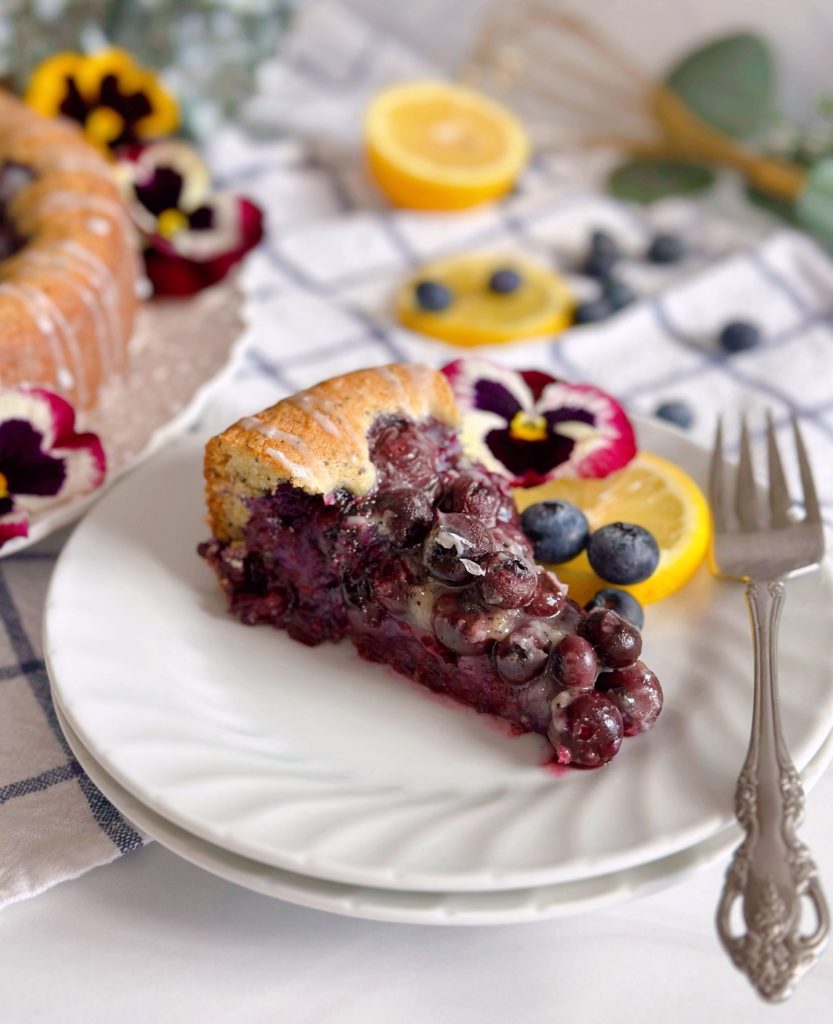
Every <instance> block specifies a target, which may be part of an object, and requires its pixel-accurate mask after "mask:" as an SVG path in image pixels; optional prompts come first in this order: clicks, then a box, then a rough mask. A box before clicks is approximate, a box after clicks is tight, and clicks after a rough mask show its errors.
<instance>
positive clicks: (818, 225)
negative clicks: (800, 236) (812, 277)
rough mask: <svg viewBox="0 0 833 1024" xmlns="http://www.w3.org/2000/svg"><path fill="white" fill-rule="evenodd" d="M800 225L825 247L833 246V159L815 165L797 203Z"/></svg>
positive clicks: (796, 210)
mask: <svg viewBox="0 0 833 1024" xmlns="http://www.w3.org/2000/svg"><path fill="white" fill-rule="evenodd" d="M795 215H796V218H797V220H798V223H799V224H800V225H801V226H802V227H803V228H805V229H806V230H807V231H809V232H810V233H811V234H813V235H815V236H816V238H818V239H819V240H820V241H822V242H824V244H825V245H828V246H833V157H831V156H828V157H825V158H824V159H823V160H819V161H818V162H817V163H815V164H813V166H812V167H811V168H810V170H809V171H808V172H807V182H806V184H805V186H804V190H803V192H802V193H801V195H800V196H799V197H798V199H796V201H795Z"/></svg>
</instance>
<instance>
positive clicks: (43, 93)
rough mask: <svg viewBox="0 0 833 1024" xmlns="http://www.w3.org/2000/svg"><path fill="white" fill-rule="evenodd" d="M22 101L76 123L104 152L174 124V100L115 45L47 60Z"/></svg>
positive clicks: (173, 127)
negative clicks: (95, 51) (92, 51)
mask: <svg viewBox="0 0 833 1024" xmlns="http://www.w3.org/2000/svg"><path fill="white" fill-rule="evenodd" d="M26 102H27V103H28V104H29V105H30V106H31V107H33V108H34V109H35V110H37V111H38V112H39V113H41V114H44V115H46V116H47V117H57V116H64V117H68V118H70V119H72V120H73V121H78V123H79V124H80V125H81V126H82V127H83V129H84V133H85V134H86V136H87V138H88V139H89V141H90V142H91V143H93V144H94V145H95V146H97V147H98V148H99V149H101V150H103V151H104V152H105V153H111V152H112V151H113V150H115V149H117V148H118V147H119V146H124V145H130V144H135V143H137V142H140V141H142V140H146V139H154V138H159V137H161V136H164V135H170V134H171V133H172V132H174V131H176V129H177V127H178V126H179V108H178V106H177V102H176V100H175V99H174V97H173V96H172V95H171V94H170V93H169V92H168V91H167V89H166V88H165V87H164V86H163V85H162V83H161V81H160V80H159V78H158V76H157V75H156V74H155V72H153V71H151V70H150V69H148V68H145V67H143V66H142V65H141V64H138V63H137V62H136V61H135V60H134V58H133V57H132V55H131V54H129V53H128V52H127V51H126V50H121V49H118V48H116V47H112V48H109V49H106V50H100V51H98V52H97V53H93V54H89V55H85V54H81V53H58V54H55V55H54V56H53V57H49V58H48V59H47V60H45V61H43V62H42V63H41V64H39V65H38V67H37V68H35V71H34V72H33V74H32V77H31V79H30V80H29V85H28V87H27V90H26Z"/></svg>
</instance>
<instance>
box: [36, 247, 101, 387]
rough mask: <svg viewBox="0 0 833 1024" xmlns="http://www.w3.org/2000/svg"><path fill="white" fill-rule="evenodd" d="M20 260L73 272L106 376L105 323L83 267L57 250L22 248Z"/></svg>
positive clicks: (50, 268)
mask: <svg viewBox="0 0 833 1024" xmlns="http://www.w3.org/2000/svg"><path fill="white" fill-rule="evenodd" d="M20 259H21V261H25V262H27V263H32V264H34V265H35V266H40V267H42V268H44V269H45V270H47V271H52V270H59V271H61V270H63V271H65V272H68V273H73V274H74V275H75V277H76V279H78V278H79V277H80V280H79V281H78V284H77V286H76V290H77V294H78V297H79V298H80V299H81V302H82V303H83V304H84V306H85V307H86V309H87V312H88V313H89V314H90V319H91V320H92V323H93V327H94V329H95V335H96V344H97V347H98V355H99V362H100V364H101V373H102V376H103V377H108V376H109V375H110V374H111V372H112V360H111V358H110V343H109V339H108V336H107V335H108V331H107V325H106V324H105V322H104V319H103V317H102V310H101V307H100V305H99V303H98V302H97V301H96V295H95V292H94V291H93V289H92V287H91V286H90V285H91V282H90V281H89V279H88V278H87V276H86V274H84V272H83V271H84V268H83V267H80V266H79V265H78V264H77V262H73V261H72V260H69V259H67V258H66V256H64V255H62V254H61V253H59V252H55V251H54V250H53V251H50V252H43V251H41V250H36V249H31V250H29V249H24V251H23V253H22V254H21V256H20Z"/></svg>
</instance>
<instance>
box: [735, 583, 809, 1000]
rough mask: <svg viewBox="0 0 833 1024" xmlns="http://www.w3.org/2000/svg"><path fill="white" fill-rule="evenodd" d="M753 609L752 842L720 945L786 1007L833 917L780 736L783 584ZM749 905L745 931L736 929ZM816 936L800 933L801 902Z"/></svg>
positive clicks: (746, 826) (767, 590)
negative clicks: (801, 830)
mask: <svg viewBox="0 0 833 1024" xmlns="http://www.w3.org/2000/svg"><path fill="white" fill-rule="evenodd" d="M746 602H747V605H748V607H749V614H750V618H751V620H752V635H753V639H754V644H755V701H754V708H753V713H752V734H751V736H750V740H749V750H748V752H747V754H746V760H745V762H744V765H743V769H742V771H741V773H740V778H739V779H738V784H737V789H736V790H735V813H736V814H737V817H738V821H739V822H740V825H741V828H742V829H743V830H744V832H745V833H746V835H745V838H744V840H743V842H742V843H741V845H740V846H739V847H738V848H737V850H736V851H735V853H734V856H733V858H732V862H731V863H730V865H729V868H728V870H727V872H726V879H725V881H724V885H723V893H722V895H721V898H720V904H719V907H718V911H717V930H718V933H719V935H720V939H721V941H722V943H723V946H724V947H725V949H726V951H727V952H728V954H729V956H730V957H731V958H732V960H733V962H734V964H735V966H736V967H738V968H739V969H740V970H741V971H743V972H744V973H745V974H746V976H747V977H748V978H749V980H750V981H751V982H752V984H753V985H754V986H755V988H756V989H757V991H758V993H759V994H760V995H761V996H763V998H764V999H767V1000H770V1001H773V1002H775V1001H778V1000H781V999H785V998H786V997H787V996H788V995H789V994H790V992H791V991H792V989H793V987H794V985H795V984H796V982H797V981H798V980H799V978H800V977H801V976H802V975H803V974H804V973H805V971H807V970H809V969H810V968H811V967H812V966H813V964H814V963H815V962H816V960H818V958H819V956H820V955H821V952H822V949H823V948H824V946H825V943H826V942H827V936H828V931H829V912H828V909H827V901H826V899H825V897H824V893H823V891H822V888H821V882H820V880H819V877H818V870H817V868H816V865H815V863H814V862H813V859H812V857H811V856H810V852H809V850H808V849H807V847H806V846H805V845H804V844H803V843H802V842H801V841H800V840H799V839H798V837H797V836H796V829H797V828H798V826H799V825H800V824H801V821H802V819H803V817H804V790H803V788H802V785H801V778H800V776H799V774H798V772H797V771H796V769H795V766H794V765H793V763H792V760H791V758H790V755H789V753H788V751H787V747H786V744H785V743H784V737H783V735H782V731H781V712H780V709H779V703H778V668H777V636H778V622H779V618H780V615H781V607H782V605H783V603H784V581H783V580H781V579H778V580H771V581H767V582H757V581H752V582H750V583H747V585H746ZM737 900H740V901H741V908H742V911H743V922H744V927H743V930H742V931H741V932H740V933H737V931H736V930H735V929H733V927H732V922H731V920H730V918H731V913H732V909H733V907H734V904H735V902H736V901H737ZM803 900H807V901H809V903H810V904H811V906H812V907H813V910H814V914H815V928H814V930H813V931H812V932H811V933H809V934H805V933H804V932H803V930H802V920H801V918H802V913H801V911H802V901H803Z"/></svg>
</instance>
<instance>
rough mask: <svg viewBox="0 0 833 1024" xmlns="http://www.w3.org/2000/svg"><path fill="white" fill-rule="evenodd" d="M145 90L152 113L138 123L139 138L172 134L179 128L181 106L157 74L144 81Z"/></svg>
mask: <svg viewBox="0 0 833 1024" xmlns="http://www.w3.org/2000/svg"><path fill="white" fill-rule="evenodd" d="M144 92H145V95H146V96H147V98H148V99H149V100H150V108H151V109H150V113H149V114H147V115H146V116H145V117H143V118H142V119H141V120H140V121H138V122H137V124H136V131H137V134H138V136H139V138H142V139H156V138H159V137H161V136H163V135H172V134H173V133H174V132H175V131H176V130H177V129H178V128H179V122H180V117H179V106H178V104H177V102H176V99H175V98H174V97H173V95H172V94H171V93H170V92H168V90H167V89H166V88H165V87H164V86H163V85H162V83H161V82H160V81H159V79H158V78H156V76H155V75H149V76H148V77H147V78H146V80H145V83H144Z"/></svg>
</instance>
